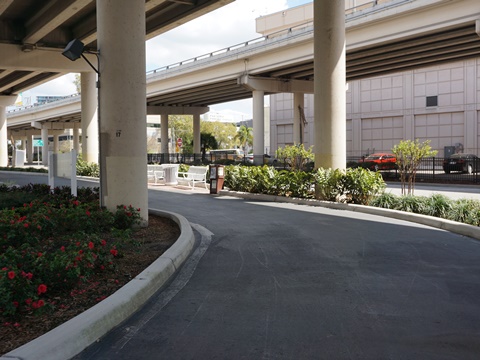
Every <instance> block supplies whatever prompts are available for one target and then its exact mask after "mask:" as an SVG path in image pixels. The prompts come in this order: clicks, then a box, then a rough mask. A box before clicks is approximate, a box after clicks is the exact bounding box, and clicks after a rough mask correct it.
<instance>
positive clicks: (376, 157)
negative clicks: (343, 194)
mask: <svg viewBox="0 0 480 360" xmlns="http://www.w3.org/2000/svg"><path fill="white" fill-rule="evenodd" d="M360 163H364V164H365V167H366V168H368V169H370V170H374V171H378V170H392V169H396V168H397V158H396V156H395V155H394V154H389V153H375V154H371V155H368V156H367V157H366V158H365V159H362V160H360Z"/></svg>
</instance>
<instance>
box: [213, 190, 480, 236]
mask: <svg viewBox="0 0 480 360" xmlns="http://www.w3.org/2000/svg"><path fill="white" fill-rule="evenodd" d="M220 195H225V196H234V197H240V198H243V199H249V200H255V201H270V202H284V203H291V204H298V205H308V206H320V207H325V208H329V209H335V210H347V211H356V212H361V213H365V214H371V215H379V216H383V217H390V218H394V219H398V220H405V221H410V222H415V223H418V224H422V225H427V226H432V227H435V228H439V229H443V230H447V231H451V232H453V233H456V234H460V235H464V236H468V237H471V238H474V239H477V240H480V227H478V226H473V225H469V224H464V223H460V222H457V221H453V220H448V219H443V218H439V217H435V216H429V215H422V214H416V213H412V212H407V211H401V210H392V209H385V208H379V207H374V206H365V205H357V204H347V203H338V202H331V201H323V200H316V199H302V198H293V197H285V196H279V195H267V194H252V193H246V192H239V191H231V190H222V191H220ZM477 203H478V206H480V203H479V202H477Z"/></svg>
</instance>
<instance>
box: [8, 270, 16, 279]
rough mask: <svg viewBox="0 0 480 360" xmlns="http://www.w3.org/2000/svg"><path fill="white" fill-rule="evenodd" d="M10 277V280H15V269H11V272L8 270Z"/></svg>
mask: <svg viewBox="0 0 480 360" xmlns="http://www.w3.org/2000/svg"><path fill="white" fill-rule="evenodd" d="M8 278H9V279H10V280H13V279H14V278H15V271H9V272H8Z"/></svg>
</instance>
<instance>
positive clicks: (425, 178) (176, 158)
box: [147, 154, 480, 184]
mask: <svg viewBox="0 0 480 360" xmlns="http://www.w3.org/2000/svg"><path fill="white" fill-rule="evenodd" d="M364 160H365V158H364V157H348V158H347V167H358V166H363V167H370V166H369V164H367V163H365V161H364ZM448 161H449V159H448V158H440V157H433V158H425V159H423V160H422V161H421V163H420V166H419V168H418V171H417V173H416V181H417V182H429V183H451V184H480V159H474V160H472V162H471V164H470V165H471V168H470V169H468V167H467V166H466V167H465V168H464V169H462V171H459V170H451V169H450V170H449V168H448V167H447V168H446V170H447V172H446V171H445V170H444V164H448ZM147 162H148V164H169V163H170V164H188V165H200V164H203V165H208V164H224V165H230V164H243V165H253V164H254V163H255V164H262V163H263V164H268V165H272V166H275V167H276V168H277V169H286V168H288V166H286V165H285V164H284V163H283V162H282V161H279V160H278V159H275V158H273V157H269V156H259V157H257V158H255V159H254V157H253V156H251V155H249V156H236V157H233V158H232V157H231V156H225V155H224V154H205V155H202V154H169V155H166V154H147ZM370 165H371V164H370ZM377 168H378V171H380V173H381V174H382V176H383V177H384V179H385V180H391V181H395V180H399V179H400V174H399V172H398V170H397V169H396V167H395V166H390V165H388V166H382V165H380V166H379V167H377ZM372 170H373V168H372ZM470 170H471V171H470Z"/></svg>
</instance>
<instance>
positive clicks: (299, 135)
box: [293, 93, 305, 144]
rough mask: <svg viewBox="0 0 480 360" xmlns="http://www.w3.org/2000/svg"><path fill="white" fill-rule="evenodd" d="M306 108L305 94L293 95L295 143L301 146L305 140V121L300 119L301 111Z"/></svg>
mask: <svg viewBox="0 0 480 360" xmlns="http://www.w3.org/2000/svg"><path fill="white" fill-rule="evenodd" d="M299 107H301V108H302V109H304V108H305V97H304V94H303V93H294V94H293V143H294V144H301V143H304V142H305V140H304V138H303V136H304V134H303V120H302V119H301V117H300V109H299Z"/></svg>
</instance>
